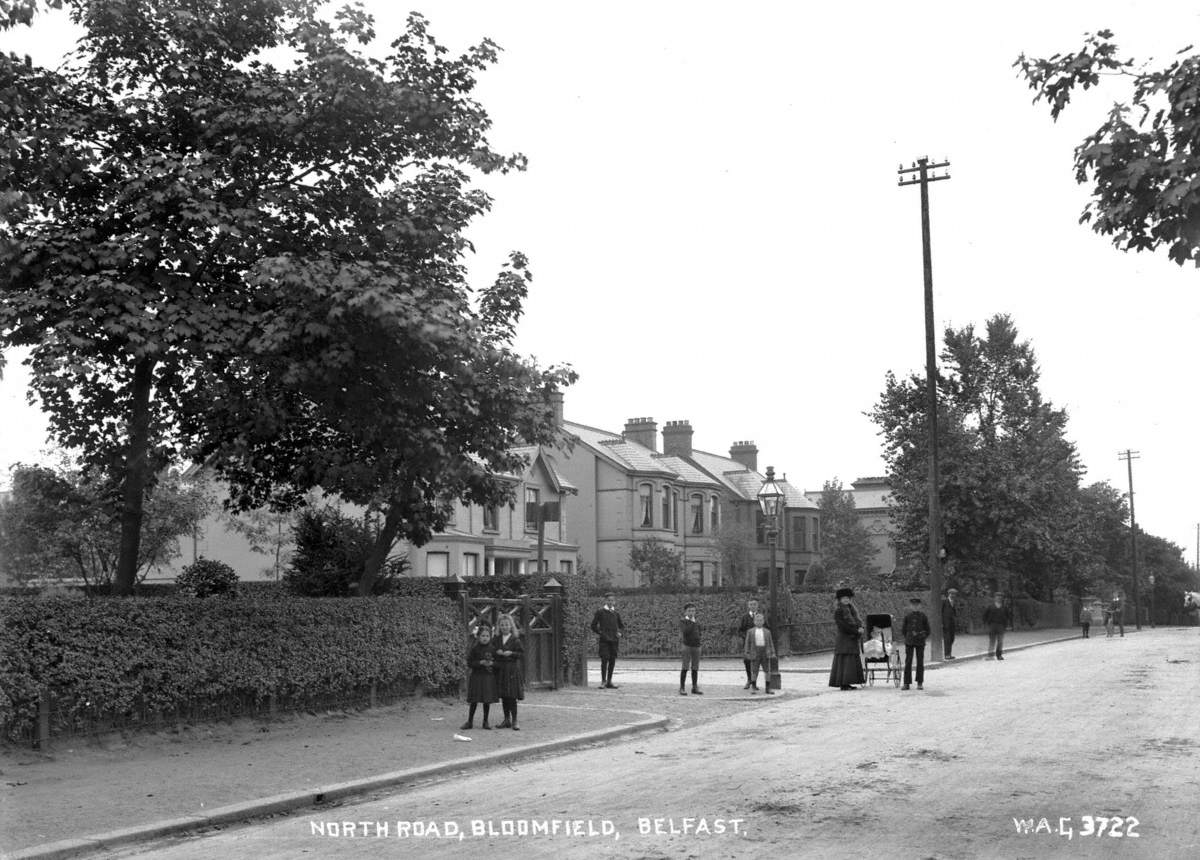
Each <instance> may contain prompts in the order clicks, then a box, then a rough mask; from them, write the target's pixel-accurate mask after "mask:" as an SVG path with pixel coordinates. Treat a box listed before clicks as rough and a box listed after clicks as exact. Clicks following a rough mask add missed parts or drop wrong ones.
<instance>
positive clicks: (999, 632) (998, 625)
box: [983, 593, 1008, 660]
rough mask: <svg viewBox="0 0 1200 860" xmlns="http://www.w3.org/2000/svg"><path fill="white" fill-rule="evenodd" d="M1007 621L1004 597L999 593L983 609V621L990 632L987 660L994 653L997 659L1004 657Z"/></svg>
mask: <svg viewBox="0 0 1200 860" xmlns="http://www.w3.org/2000/svg"><path fill="white" fill-rule="evenodd" d="M1007 621H1008V618H1007V617H1006V616H1005V613H1004V597H1003V596H1001V595H1000V594H999V593H997V594H996V597H995V598H994V600H993V602H992V605H991V606H989V607H988V608H987V609H985V610H983V623H984V624H986V625H987V632H988V652H987V657H985V658H984V659H985V660H991V659H992V656H993V655H995V657H996V659H997V660H1003V659H1004V628H1005V627H1006V626H1007Z"/></svg>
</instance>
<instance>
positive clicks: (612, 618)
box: [592, 593, 625, 690]
mask: <svg viewBox="0 0 1200 860" xmlns="http://www.w3.org/2000/svg"><path fill="white" fill-rule="evenodd" d="M624 629H625V625H624V624H622V623H621V616H620V614H619V613H618V612H617V607H616V599H615V597H614V595H613V594H611V593H609V594H606V595H604V605H603V606H602V607H600V608H599V609H597V610H596V614H595V615H593V616H592V632H593V633H595V634H596V635H597V636H599V637H600V642H599V647H598V649H597V650H598V651H599V652H600V689H601V690H603V689H606V688H607V689H609V690H615V689H617V685H616V684H614V683H613V682H612V674H613V666H615V665H616V664H617V644H618V643H619V642H620V641H621V631H622V630H624Z"/></svg>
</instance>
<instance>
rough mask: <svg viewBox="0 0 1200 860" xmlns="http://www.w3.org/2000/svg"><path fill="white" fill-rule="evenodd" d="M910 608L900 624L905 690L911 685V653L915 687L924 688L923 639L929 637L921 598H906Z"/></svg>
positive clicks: (927, 623) (927, 618)
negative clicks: (915, 679)
mask: <svg viewBox="0 0 1200 860" xmlns="http://www.w3.org/2000/svg"><path fill="white" fill-rule="evenodd" d="M908 602H909V604H911V606H912V608H911V609H910V610H909V611H908V614H907V615H905V616H904V622H903V624H901V626H900V635H901V636H903V637H904V686H903V687H901V688H900V689H902V690H907V689H909V688H910V687H911V686H912V664H913V655H914V654H915V655H916V657H917V689H918V690H924V689H925V640H926V639H928V638H929V634H930V632H931V631H930V628H929V616H927V615H926V614H925V613H924V612H922V611H921V598H919V597H910V598H909V599H908Z"/></svg>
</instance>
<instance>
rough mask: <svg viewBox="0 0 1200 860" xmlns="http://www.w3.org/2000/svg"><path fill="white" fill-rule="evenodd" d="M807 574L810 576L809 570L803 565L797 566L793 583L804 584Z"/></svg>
mask: <svg viewBox="0 0 1200 860" xmlns="http://www.w3.org/2000/svg"><path fill="white" fill-rule="evenodd" d="M806 576H808V571H807V570H805V569H804V568H803V567H798V568H796V570H795V572H794V575H793V577H792V584H793V585H804V577H806Z"/></svg>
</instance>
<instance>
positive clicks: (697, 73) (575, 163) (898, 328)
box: [0, 0, 1200, 562]
mask: <svg viewBox="0 0 1200 860" xmlns="http://www.w3.org/2000/svg"><path fill="white" fill-rule="evenodd" d="M366 5H367V6H368V7H369V8H371V9H372V10H373V11H374V12H375V13H376V15H377V19H378V20H377V25H378V26H377V29H378V31H379V33H380V35H381V36H382V37H389V34H395V33H398V32H399V30H400V28H401V26H402V23H403V17H404V14H405V13H406V12H407V10H408V9H409V8H415V9H419V10H421V11H423V12H424V13H425V15H426V17H427V18H428V19H429V20H430V25H431V32H432V33H433V34H434V35H435V36H436V37H437V38H438V39H439V41H441V42H442V43H443V44H446V45H447V46H449V47H450V48H451V49H452V50H454V51H459V50H461V49H463V48H465V47H466V46H467V45H468V44H470V43H473V42H475V41H478V40H479V39H481V38H482V37H484V36H487V37H490V38H492V39H493V40H494V41H496V42H497V43H499V44H500V46H501V47H502V48H503V49H504V53H503V54H502V55H501V59H500V62H499V64H498V65H497V66H495V67H493V68H492V69H491V70H490V71H488V72H487V73H486V74H485V75H484V76H483V79H482V82H481V86H480V88H479V91H478V97H479V99H480V101H481V102H482V103H483V104H484V105H485V107H486V108H487V109H488V111H489V112H490V114H491V116H492V119H493V121H494V123H495V127H494V129H493V132H492V135H491V139H492V143H493V144H494V146H495V147H496V148H498V149H500V150H502V151H521V152H524V153H525V154H526V155H528V156H529V160H530V166H529V169H528V171H526V172H525V173H520V174H514V175H510V176H508V177H503V178H489V180H488V181H487V184H486V186H485V187H487V188H488V190H489V191H490V192H491V193H492V194H493V195H494V196H495V198H496V203H495V208H494V210H493V212H492V213H491V215H490V216H489V217H487V218H486V219H485V220H484V221H481V222H480V223H479V224H478V225H477V227H476V228H475V229H474V231H473V233H472V237H473V239H474V240H475V242H476V246H477V254H476V259H475V260H474V261H473V262H472V264H471V265H472V272H473V276H474V278H475V280H476V281H477V282H478V284H479V285H480V286H482V285H484V284H486V283H488V282H490V281H491V279H492V277H493V276H494V273H495V272H496V270H497V269H498V268H499V266H500V264H501V263H502V262H503V260H504V258H505V256H506V255H507V253H508V251H509V250H510V249H519V250H522V251H524V252H526V253H527V254H528V255H529V257H530V262H531V267H532V270H533V273H534V285H533V290H532V292H531V295H530V297H529V301H528V303H527V307H526V315H525V318H524V320H523V322H522V328H521V334H520V338H519V342H518V345H519V347H520V348H521V349H522V351H524V352H525V353H527V354H532V355H534V356H536V357H537V358H538V359H539V361H541V362H542V363H543V364H548V363H559V362H569V363H571V364H572V365H573V366H574V367H575V369H576V370H578V372H579V374H580V381H579V382H578V384H577V385H576V386H574V387H573V388H571V389H570V390H569V391H568V392H567V396H566V414H567V417H568V418H570V419H572V420H575V421H580V422H583V423H586V424H591V425H594V426H599V427H602V428H605V429H610V430H614V431H620V430H621V429H622V427H623V426H624V423H625V420H626V419H627V418H632V417H640V416H652V417H654V418H655V419H657V420H658V422H659V426H660V428H661V426H662V425H663V424H664V423H665V422H666V421H668V420H675V419H689V420H690V421H691V423H692V426H693V428H694V430H695V438H694V442H695V445H696V447H698V448H701V449H704V450H708V451H713V452H716V453H726V452H727V451H728V448H729V445H730V444H731V443H732V442H733V441H735V440H741V439H752V440H754V441H755V442H756V443H757V444H758V447H759V450H760V455H759V464H760V468H765V467H766V466H767V465H774V466H775V467H776V470H777V471H779V472H786V473H787V475H788V478H789V480H790V481H792V482H793V483H794V484H796V485H798V486H800V487H802V488H804V489H808V490H815V489H820V487H821V485H822V483H823V482H824V481H825V480H827V479H829V478H833V477H839V478H841V479H842V480H843V482H845V483H846V484H849V482H850V481H852V480H854V479H855V478H857V477H860V476H865V475H876V474H882V473H883V463H882V459H881V457H880V439H879V438H878V436H877V431H876V428H875V426H874V425H873V424H872V423H871V422H870V420H869V419H868V418H867V417H865V415H864V414H863V413H865V412H867V411H869V410H870V409H871V407H872V405H873V404H874V403H875V401H876V400H877V399H878V396H879V394H880V392H881V391H882V390H883V385H884V375H885V373H886V372H887V371H888V370H889V369H890V370H894V371H896V372H897V373H898V374H901V375H903V374H907V373H909V372H911V371H913V370H920V369H921V368H923V365H924V342H925V341H924V309H923V305H922V273H921V246H920V210H919V192H918V190H917V188H915V187H909V188H898V187H897V185H896V180H897V176H896V170H897V167H898V165H899V164H900V163H901V162H903V163H904V164H905V165H908V164H910V163H911V162H912V161H913V160H915V159H916V158H918V157H920V156H922V155H929V156H930V157H932V158H935V159H938V160H940V159H942V158H948V159H949V160H950V162H951V165H952V166H951V175H952V179H951V180H950V181H949V182H939V183H936V184H934V185H933V186H931V221H932V229H933V275H934V295H935V297H934V305H935V315H936V319H937V324H938V329H939V342H940V332H941V330H942V329H943V328H944V327H945V326H947V325H953V326H956V327H957V326H963V325H966V324H968V323H975V324H976V325H977V327H979V328H982V325H983V323H984V321H985V320H986V319H987V318H988V317H990V316H991V315H993V314H996V313H1008V314H1010V315H1012V317H1013V318H1014V320H1015V322H1016V324H1017V327H1018V329H1019V330H1020V332H1021V333H1022V335H1023V336H1024V337H1025V338H1027V339H1029V340H1031V341H1032V344H1033V347H1034V349H1035V351H1036V352H1037V355H1038V357H1039V360H1040V364H1041V370H1042V391H1043V394H1044V395H1045V396H1046V397H1047V398H1048V399H1049V400H1051V401H1052V402H1053V403H1054V404H1055V405H1057V406H1061V407H1065V408H1066V409H1067V411H1068V413H1069V415H1070V423H1069V425H1068V435H1069V437H1070V438H1071V439H1072V440H1073V441H1074V442H1075V443H1076V445H1077V446H1078V449H1079V453H1080V456H1081V459H1082V461H1083V463H1084V465H1085V466H1086V467H1087V470H1088V473H1087V476H1086V480H1087V481H1089V482H1090V481H1098V480H1107V481H1109V482H1111V483H1112V484H1113V485H1114V486H1115V487H1117V488H1118V489H1119V490H1121V491H1122V492H1124V491H1126V490H1127V488H1128V483H1127V473H1126V466H1125V463H1124V462H1122V461H1119V460H1118V458H1117V454H1118V452H1119V451H1122V450H1124V449H1126V448H1131V449H1133V450H1135V451H1138V452H1140V459H1138V460H1136V461H1135V463H1134V488H1135V490H1136V493H1137V495H1136V499H1135V503H1136V512H1137V518H1138V522H1139V524H1141V526H1142V527H1143V528H1144V529H1146V530H1147V531H1149V532H1151V533H1153V534H1157V535H1160V536H1162V537H1165V538H1167V539H1169V540H1172V541H1174V542H1176V543H1178V544H1180V545H1181V546H1183V547H1184V549H1185V557H1186V558H1187V559H1188V561H1189V562H1192V561H1194V559H1195V552H1196V539H1197V523H1198V522H1200V504H1197V503H1196V502H1195V501H1194V500H1193V498H1192V494H1193V492H1194V488H1195V487H1197V486H1198V485H1200V480H1198V479H1200V474H1198V469H1197V454H1196V445H1195V443H1194V439H1195V437H1196V419H1197V417H1198V413H1200V410H1198V409H1197V405H1196V397H1195V395H1193V394H1192V393H1191V392H1190V391H1189V390H1188V385H1190V384H1193V376H1194V374H1195V369H1196V367H1197V364H1198V362H1197V353H1198V352H1200V348H1198V347H1197V342H1198V340H1197V337H1196V336H1195V333H1196V332H1197V330H1198V329H1200V273H1197V272H1196V271H1195V270H1193V269H1182V270H1181V269H1179V268H1178V267H1177V266H1176V265H1175V264H1174V263H1171V262H1170V261H1169V260H1168V259H1167V258H1166V255H1165V253H1161V254H1158V255H1156V256H1148V255H1145V254H1143V255H1127V254H1122V253H1120V252H1118V251H1117V250H1116V249H1115V248H1113V247H1112V246H1111V245H1110V244H1109V243H1108V240H1107V239H1104V238H1102V237H1099V236H1096V235H1095V234H1093V233H1092V232H1091V231H1090V230H1089V229H1088V228H1087V227H1085V226H1081V225H1079V224H1078V223H1077V221H1078V216H1079V213H1080V211H1081V210H1082V208H1083V206H1084V204H1085V202H1086V199H1087V196H1086V191H1085V189H1084V188H1083V187H1081V186H1077V185H1076V184H1075V182H1074V171H1073V167H1072V152H1073V149H1074V147H1075V145H1076V144H1077V143H1078V142H1079V141H1080V140H1081V139H1082V137H1083V136H1084V134H1086V133H1087V132H1089V131H1091V130H1092V129H1093V128H1094V127H1095V126H1097V125H1098V124H1099V123H1100V121H1101V119H1102V116H1103V114H1104V112H1105V111H1107V109H1108V107H1109V105H1110V103H1111V102H1112V100H1113V99H1115V98H1124V97H1125V93H1126V91H1125V90H1124V89H1106V90H1104V89H1102V90H1101V91H1100V92H1098V93H1094V94H1091V93H1089V94H1088V95H1086V96H1083V97H1077V99H1076V101H1075V103H1074V104H1073V105H1072V106H1071V107H1070V108H1068V110H1067V112H1066V114H1065V115H1064V116H1063V117H1062V118H1061V119H1060V121H1059V123H1058V124H1057V125H1055V124H1052V123H1051V121H1050V118H1049V114H1048V112H1047V110H1046V108H1045V106H1044V105H1039V106H1037V107H1034V106H1033V105H1031V103H1030V98H1031V95H1032V93H1031V92H1030V91H1029V90H1028V89H1027V88H1026V87H1025V84H1024V83H1023V82H1022V81H1021V80H1019V79H1018V78H1017V76H1016V71H1015V70H1014V69H1013V68H1012V63H1013V61H1014V60H1015V59H1016V57H1017V55H1018V54H1020V53H1021V52H1022V51H1024V52H1025V53H1027V54H1030V55H1033V56H1046V55H1049V54H1052V53H1054V52H1058V51H1063V52H1065V51H1073V50H1075V49H1077V48H1078V46H1079V45H1080V44H1081V43H1082V35H1083V33H1084V32H1085V31H1095V30H1098V29H1102V28H1108V29H1112V30H1114V31H1115V33H1116V37H1117V41H1118V44H1120V45H1122V47H1123V48H1124V49H1125V50H1126V53H1127V54H1132V55H1133V56H1135V57H1137V58H1139V59H1146V58H1151V57H1159V58H1163V59H1164V60H1165V59H1167V58H1169V57H1170V56H1171V55H1172V54H1173V53H1174V51H1176V50H1178V49H1179V48H1183V47H1185V46H1186V45H1188V44H1190V43H1191V42H1193V41H1195V40H1197V35H1198V33H1200V11H1198V10H1197V9H1196V8H1195V6H1194V4H1188V3H1182V2H1179V3H1176V2H1156V3H1153V4H1150V3H1136V2H1099V0H1088V2H1070V3H1045V2H1039V3H1032V2H1010V3H1007V4H988V5H989V6H990V7H994V8H991V9H988V10H984V11H981V10H980V8H979V6H980V4H967V3H949V2H947V3H920V2H917V3H904V4H897V3H893V2H867V3H854V4H842V3H822V4H807V3H804V4H802V3H794V2H777V3H765V2H741V3H737V4H733V3H721V4H716V3H703V2H695V0H692V2H670V3H668V2H654V3H647V2H609V3H605V4H596V3H591V4H582V3H562V2H544V3H517V2H506V0H493V2H416V0H411V2H410V3H407V4H404V3H400V4H394V3H391V2H384V0H371V1H370V2H368V3H367V4H366ZM65 32H66V30H65V28H63V27H61V26H56V25H55V20H54V18H53V17H44V18H43V19H41V20H40V21H39V23H38V24H37V25H35V27H34V28H33V29H32V30H22V31H18V32H14V33H9V34H5V35H3V36H0V49H5V50H8V49H13V50H18V51H20V52H22V53H32V54H34V56H35V59H38V60H39V61H43V62H50V61H51V59H52V58H53V57H54V56H55V55H56V54H57V53H60V52H61V51H62V50H63V47H64V46H65V44H66V39H65V38H64V34H65ZM19 359H20V356H19V355H16V354H10V355H9V360H10V364H9V367H8V369H7V371H6V376H5V379H4V380H3V381H0V409H3V413H2V414H3V422H4V423H3V425H2V426H3V430H2V437H3V438H2V440H0V469H3V468H5V467H7V465H8V464H10V463H12V462H14V461H19V460H24V461H27V462H28V461H31V460H35V459H37V458H38V451H39V449H40V448H41V446H42V444H43V438H42V437H43V435H44V428H43V425H42V422H41V418H40V415H39V414H38V413H37V412H36V411H35V410H33V409H31V408H30V407H28V406H26V405H25V403H24V389H25V385H26V382H27V377H26V375H25V374H24V372H23V368H21V367H20V366H19V365H17V364H16V362H17V361H19Z"/></svg>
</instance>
